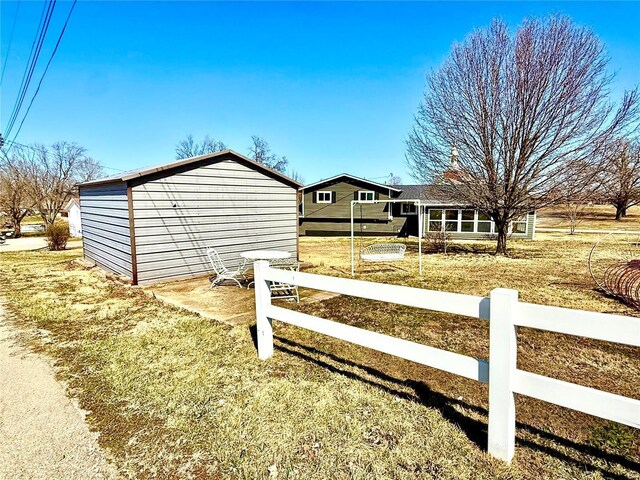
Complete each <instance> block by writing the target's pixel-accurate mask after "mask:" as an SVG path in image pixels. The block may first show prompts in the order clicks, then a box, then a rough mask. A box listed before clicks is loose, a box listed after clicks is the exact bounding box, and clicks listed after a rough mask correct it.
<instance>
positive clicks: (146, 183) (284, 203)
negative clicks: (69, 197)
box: [79, 150, 300, 284]
mask: <svg viewBox="0 0 640 480" xmlns="http://www.w3.org/2000/svg"><path fill="white" fill-rule="evenodd" d="M299 186H300V184H298V183H297V182H296V181H294V180H292V179H290V178H288V177H286V176H284V175H282V174H281V173H279V172H276V171H274V170H271V169H269V168H267V167H265V166H264V165H261V164H259V163H256V162H254V161H252V160H251V159H249V158H247V157H245V156H243V155H240V154H239V153H236V152H234V151H232V150H223V151H221V152H217V153H213V154H208V155H202V156H199V157H194V158H188V159H184V160H179V161H176V162H173V163H169V164H166V165H162V166H159V167H152V168H145V169H140V170H135V171H131V172H125V173H122V174H119V175H115V176H112V177H108V178H103V179H100V180H95V181H91V182H87V183H83V184H80V185H79V187H80V205H81V218H82V229H83V235H84V256H85V258H86V259H88V260H90V261H92V262H94V263H96V264H97V265H99V266H101V267H102V268H104V269H106V270H109V271H111V272H114V273H117V274H121V275H125V276H127V277H129V278H131V279H132V281H133V283H134V284H138V283H140V284H150V283H154V282H160V281H167V280H174V279H179V278H188V277H194V276H199V275H204V274H207V273H211V271H212V269H211V266H210V264H209V261H208V259H207V256H206V248H207V247H209V246H212V247H214V248H216V249H217V250H218V252H219V253H220V256H221V257H222V259H223V261H224V262H225V264H227V265H228V266H229V267H233V266H236V265H238V264H239V263H240V262H241V261H242V259H241V257H240V252H243V251H246V250H255V249H278V250H285V251H288V252H291V254H292V255H294V256H297V254H298V208H297V205H298V193H297V192H298V187H299Z"/></svg>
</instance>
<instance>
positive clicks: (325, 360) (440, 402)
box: [249, 325, 640, 480]
mask: <svg viewBox="0 0 640 480" xmlns="http://www.w3.org/2000/svg"><path fill="white" fill-rule="evenodd" d="M249 331H250V334H251V338H252V340H253V342H254V345H255V346H256V349H257V332H256V326H255V325H253V326H251V327H249ZM274 340H275V343H274V347H275V348H277V349H278V350H280V351H281V352H283V353H285V354H288V355H291V356H294V357H296V358H299V359H301V360H303V361H305V362H310V363H313V364H315V365H317V366H319V367H321V368H324V369H326V370H328V371H330V372H331V373H336V374H339V375H343V376H345V377H347V378H350V379H352V380H357V381H359V382H363V383H366V384H368V385H371V386H373V387H376V388H379V389H380V390H383V391H385V392H387V393H389V394H391V395H394V396H396V397H399V398H403V399H407V400H412V401H418V402H420V403H422V404H423V405H425V406H428V407H431V408H435V409H437V410H438V411H439V412H440V414H441V415H442V416H443V417H444V418H445V419H447V420H448V421H449V422H452V423H453V424H455V425H457V426H458V427H459V428H460V429H461V430H462V432H463V433H464V434H465V435H466V436H467V438H468V439H469V440H470V441H471V442H473V443H474V444H475V445H476V446H477V447H478V448H480V449H482V450H486V449H487V423H486V421H481V420H476V419H473V418H470V417H469V416H467V415H465V414H464V413H462V412H460V411H458V410H457V409H456V406H458V407H461V408H463V409H466V410H469V411H472V412H475V413H476V414H478V415H481V416H483V417H484V418H487V417H488V411H487V409H485V408H483V407H480V406H477V405H473V404H470V403H467V402H465V401H462V400H457V399H455V398H451V397H448V396H446V395H444V394H442V393H439V392H436V391H434V390H432V389H430V388H429V387H428V385H426V384H425V383H424V382H420V381H415V380H400V379H398V378H395V377H393V376H390V375H388V374H386V373H384V372H382V371H380V370H378V369H376V368H372V367H369V366H366V365H361V364H359V363H356V362H353V361H351V360H347V359H344V358H341V357H338V356H337V355H334V354H331V353H327V352H323V351H321V350H318V349H316V348H314V347H309V346H307V345H303V344H300V343H298V342H295V341H293V340H289V339H287V338H284V337H280V336H274ZM319 357H320V358H319ZM348 368H357V369H359V370H361V371H363V372H365V373H366V375H368V376H370V377H372V378H367V377H365V376H363V375H359V374H358V373H356V372H353V371H350V370H348ZM383 382H385V383H388V384H392V385H398V386H401V387H405V388H409V389H411V390H413V392H414V393H413V394H412V393H407V392H406V391H402V390H397V389H395V388H393V387H391V386H389V385H385V383H383ZM516 427H517V429H518V430H521V431H525V432H528V433H530V434H533V435H536V436H538V437H540V438H541V439H546V440H550V441H552V442H554V443H557V444H558V445H561V446H563V447H566V448H569V449H573V450H574V451H575V452H576V453H578V454H581V455H587V456H592V457H596V458H600V459H603V460H605V461H607V462H610V463H616V464H618V465H620V466H622V467H624V468H627V469H629V470H632V471H640V463H637V462H635V461H633V460H631V459H629V458H626V457H624V456H622V455H617V454H613V453H609V452H605V451H602V450H601V449H599V448H596V447H593V446H591V445H586V444H581V443H577V442H574V441H572V440H569V439H566V438H563V437H559V436H557V435H554V434H552V433H549V432H547V431H544V430H541V429H539V428H537V427H534V426H531V425H527V424H524V423H521V422H516ZM516 442H517V444H518V445H520V446H523V447H528V448H530V449H532V450H535V451H539V452H542V453H544V454H547V455H550V456H553V457H555V458H557V459H559V460H561V461H564V462H566V463H569V464H572V465H574V466H576V467H579V468H581V469H584V468H585V467H586V468H588V469H592V470H596V471H599V472H601V473H602V474H603V475H604V476H605V477H607V478H615V479H620V480H628V479H630V478H631V477H627V476H625V475H622V474H616V473H613V472H611V471H610V470H606V469H604V468H602V467H599V466H597V465H594V464H592V463H591V462H589V460H588V459H587V458H584V457H583V458H574V457H572V456H570V455H568V454H566V453H564V452H561V451H559V450H558V449H555V448H553V447H550V446H548V445H542V444H541V443H537V442H535V441H533V440H530V439H527V438H523V436H522V434H520V435H516Z"/></svg>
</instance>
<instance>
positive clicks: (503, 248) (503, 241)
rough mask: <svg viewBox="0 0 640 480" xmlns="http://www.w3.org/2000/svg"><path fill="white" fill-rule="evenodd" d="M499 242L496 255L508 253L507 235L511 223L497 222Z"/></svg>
mask: <svg viewBox="0 0 640 480" xmlns="http://www.w3.org/2000/svg"><path fill="white" fill-rule="evenodd" d="M495 227H496V234H497V235H498V242H497V244H496V255H505V256H506V255H507V236H508V234H509V223H507V222H500V223H498V222H495Z"/></svg>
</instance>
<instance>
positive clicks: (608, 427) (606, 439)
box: [591, 422, 636, 453]
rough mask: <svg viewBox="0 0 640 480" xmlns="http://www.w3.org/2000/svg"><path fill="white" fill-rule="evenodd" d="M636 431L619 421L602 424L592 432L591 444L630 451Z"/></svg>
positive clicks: (619, 450) (614, 449) (620, 450)
mask: <svg viewBox="0 0 640 480" xmlns="http://www.w3.org/2000/svg"><path fill="white" fill-rule="evenodd" d="M635 435H636V431H635V430H634V429H633V428H631V427H627V426H626V425H621V424H619V423H614V422H609V423H606V424H604V425H600V426H598V427H597V428H595V429H594V430H593V432H592V433H591V444H592V445H594V446H596V447H598V448H604V449H608V450H613V451H618V452H625V453H629V452H630V451H631V449H632V448H633V445H634V438H635Z"/></svg>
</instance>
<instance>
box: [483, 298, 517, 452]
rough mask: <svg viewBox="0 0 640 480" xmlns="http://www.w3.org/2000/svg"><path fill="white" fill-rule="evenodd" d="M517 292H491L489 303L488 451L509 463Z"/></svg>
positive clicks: (513, 422)
mask: <svg viewBox="0 0 640 480" xmlns="http://www.w3.org/2000/svg"><path fill="white" fill-rule="evenodd" d="M517 306H518V292H517V291H516V290H509V289H506V288H496V289H494V290H492V291H491V295H490V304H489V308H490V311H489V441H488V451H489V453H490V454H491V455H493V456H494V457H496V458H499V459H500V460H504V461H506V462H510V461H511V459H512V458H513V454H514V450H515V441H516V406H515V399H514V394H513V390H512V388H511V383H512V379H513V375H514V373H515V370H516V359H517V341H516V326H515V325H514V323H513V316H514V315H516V314H517Z"/></svg>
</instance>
